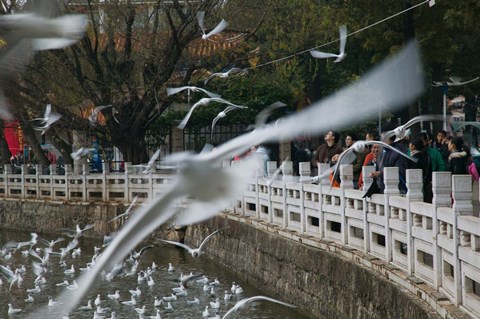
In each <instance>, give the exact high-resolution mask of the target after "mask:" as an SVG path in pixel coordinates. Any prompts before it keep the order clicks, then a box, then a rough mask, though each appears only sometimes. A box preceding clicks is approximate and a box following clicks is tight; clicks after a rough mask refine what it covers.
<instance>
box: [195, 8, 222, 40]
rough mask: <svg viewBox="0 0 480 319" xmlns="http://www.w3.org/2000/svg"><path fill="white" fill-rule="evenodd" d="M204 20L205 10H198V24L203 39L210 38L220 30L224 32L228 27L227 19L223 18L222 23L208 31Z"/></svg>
mask: <svg viewBox="0 0 480 319" xmlns="http://www.w3.org/2000/svg"><path fill="white" fill-rule="evenodd" d="M204 20H205V11H198V12H197V21H198V26H199V27H200V29H201V30H202V39H203V40H207V39H208V38H210V37H211V36H212V35H214V34H217V33H220V32H222V31H223V30H224V29H225V28H226V27H228V23H227V21H225V20H223V19H222V21H220V23H219V24H218V25H217V26H216V27H215V28H213V30H212V31H210V32H208V33H206V31H205V24H204Z"/></svg>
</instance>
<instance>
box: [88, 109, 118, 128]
mask: <svg viewBox="0 0 480 319" xmlns="http://www.w3.org/2000/svg"><path fill="white" fill-rule="evenodd" d="M108 107H112V105H102V106H97V107H96V108H94V109H93V110H92V113H91V114H90V115H89V116H88V121H89V122H90V124H91V125H96V124H97V121H98V112H100V111H101V110H104V109H106V108H108Z"/></svg>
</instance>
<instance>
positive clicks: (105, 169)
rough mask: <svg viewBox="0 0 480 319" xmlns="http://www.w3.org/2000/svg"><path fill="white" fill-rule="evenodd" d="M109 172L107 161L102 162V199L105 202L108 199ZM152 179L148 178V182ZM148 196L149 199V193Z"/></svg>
mask: <svg viewBox="0 0 480 319" xmlns="http://www.w3.org/2000/svg"><path fill="white" fill-rule="evenodd" d="M109 172H110V166H109V165H108V163H105V162H103V163H102V200H103V201H104V202H106V201H107V200H108V196H107V195H108V194H107V192H108V189H107V174H108V173H109ZM151 181H152V179H151V178H150V182H151ZM148 198H149V199H150V200H151V198H152V197H151V194H148Z"/></svg>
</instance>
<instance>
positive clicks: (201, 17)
mask: <svg viewBox="0 0 480 319" xmlns="http://www.w3.org/2000/svg"><path fill="white" fill-rule="evenodd" d="M204 21H205V11H198V12H197V22H198V26H199V27H200V30H202V34H205V24H204Z"/></svg>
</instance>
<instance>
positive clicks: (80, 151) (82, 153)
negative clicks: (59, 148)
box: [70, 147, 95, 161]
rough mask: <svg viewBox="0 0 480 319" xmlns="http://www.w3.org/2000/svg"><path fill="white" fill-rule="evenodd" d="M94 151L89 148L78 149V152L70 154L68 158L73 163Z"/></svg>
mask: <svg viewBox="0 0 480 319" xmlns="http://www.w3.org/2000/svg"><path fill="white" fill-rule="evenodd" d="M93 151H95V149H94V148H91V147H80V148H79V149H78V150H76V151H75V152H72V153H70V157H71V158H72V159H73V160H74V161H78V160H80V159H81V158H82V157H84V156H87V155H88V154H90V153H91V152H93Z"/></svg>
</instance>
